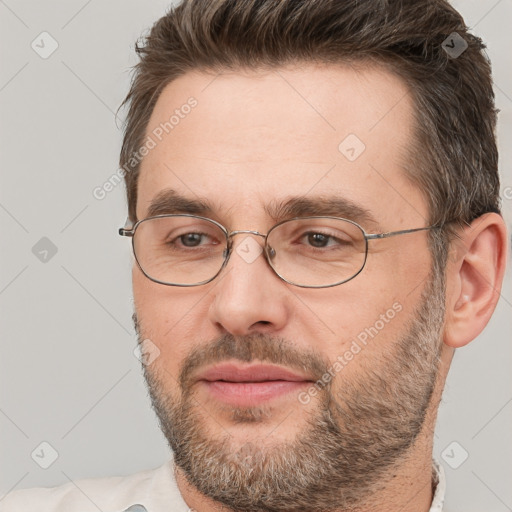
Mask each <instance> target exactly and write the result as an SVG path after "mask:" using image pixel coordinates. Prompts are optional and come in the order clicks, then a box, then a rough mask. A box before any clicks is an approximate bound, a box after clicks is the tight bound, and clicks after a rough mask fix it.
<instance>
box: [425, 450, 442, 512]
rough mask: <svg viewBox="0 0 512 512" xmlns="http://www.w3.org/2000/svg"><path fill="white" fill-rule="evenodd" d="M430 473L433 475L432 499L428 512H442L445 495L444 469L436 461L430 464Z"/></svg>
mask: <svg viewBox="0 0 512 512" xmlns="http://www.w3.org/2000/svg"><path fill="white" fill-rule="evenodd" d="M432 472H433V474H434V485H435V491H434V498H433V499H432V505H431V506H430V510H429V512H443V504H444V495H445V493H446V479H445V476H444V469H443V466H441V465H440V464H439V463H438V462H437V461H435V460H434V461H433V463H432Z"/></svg>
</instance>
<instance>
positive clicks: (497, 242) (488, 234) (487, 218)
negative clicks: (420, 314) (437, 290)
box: [444, 213, 507, 348]
mask: <svg viewBox="0 0 512 512" xmlns="http://www.w3.org/2000/svg"><path fill="white" fill-rule="evenodd" d="M459 237H460V238H459V239H458V240H456V241H455V242H454V243H455V244H456V246H457V247H456V248H455V250H454V251H452V253H451V254H452V255H453V257H452V258H451V259H450V260H449V262H448V265H447V269H446V283H447V286H446V292H447V297H446V317H445V328H444V342H445V344H446V345H448V346H450V347H453V348H459V347H463V346H464V345H467V344H468V343H469V342H470V341H472V340H473V339H475V338H476V337H477V336H478V335H479V334H480V333H481V332H482V330H483V329H484V327H485V326H486V325H487V323H488V322H489V319H490V318H491V315H492V313H493V311H494V309H495V307H496V304H497V302H498V299H499V297H500V292H501V286H502V281H503V276H504V273H505V264H506V258H507V233H506V227H505V222H504V221H503V218H502V217H501V216H500V215H498V214H496V213H487V214H485V215H482V216H481V217H479V218H478V219H475V220H474V221H473V222H472V223H471V225H470V226H468V227H466V228H464V229H463V230H462V231H461V232H460V233H459Z"/></svg>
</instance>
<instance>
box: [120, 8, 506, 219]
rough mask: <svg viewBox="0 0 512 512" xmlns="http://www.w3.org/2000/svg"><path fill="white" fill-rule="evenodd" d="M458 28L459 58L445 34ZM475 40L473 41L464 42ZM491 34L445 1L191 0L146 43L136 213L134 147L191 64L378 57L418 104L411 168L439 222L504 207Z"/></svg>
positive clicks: (135, 97) (127, 155) (131, 168)
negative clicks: (487, 42)
mask: <svg viewBox="0 0 512 512" xmlns="http://www.w3.org/2000/svg"><path fill="white" fill-rule="evenodd" d="M454 32H456V33H457V34H458V36H456V37H460V38H462V39H459V41H462V42H463V44H464V45H465V44H467V49H466V50H465V51H464V52H463V53H462V54H461V55H458V56H454V55H453V54H451V55H450V53H449V52H448V51H447V48H446V46H445V45H443V41H445V40H446V39H447V38H448V40H449V41H451V43H452V44H451V45H450V46H453V44H454V43H453V40H450V39H449V36H451V35H452V36H453V33H454ZM464 41H465V43H464ZM484 49H485V46H484V45H483V43H482V41H481V39H479V38H478V37H476V36H474V35H472V34H470V33H469V32H468V29H467V27H466V25H465V23H464V20H463V18H462V16H461V15H460V14H459V13H458V12H457V11H456V10H455V9H454V8H453V7H452V6H451V5H450V4H449V3H448V2H447V1H445V0H401V1H394V0H365V1H364V2H361V1H359V0H183V1H182V2H181V3H180V4H179V5H177V6H175V7H172V8H171V9H170V10H169V11H168V13H167V14H166V15H165V16H163V17H162V18H160V19H159V20H158V21H157V22H156V23H155V24H154V26H153V27H152V29H151V31H150V33H149V35H148V36H147V37H146V38H145V39H144V40H143V42H142V44H137V45H136V51H137V53H138V55H139V57H140V62H139V63H138V64H137V65H136V66H135V68H134V76H133V79H132V85H131V89H130V91H129V93H128V95H127V97H126V99H125V101H124V102H123V105H129V109H128V113H127V118H126V122H125V133H124V141H123V146H122V150H121V157H120V166H121V168H122V169H123V170H124V171H125V172H124V175H125V182H126V189H127V199H128V210H129V217H130V219H131V220H132V221H135V220H137V218H136V202H137V179H138V174H139V167H140V164H139V163H138V162H136V161H135V162H134V160H133V159H132V155H133V154H134V153H135V152H137V151H138V149H139V148H140V147H141V145H142V144H143V142H144V138H145V131H146V128H147V124H148V121H149V118H150V116H151V113H152V111H153V108H154V106H155V104H156V101H157V99H158V97H159V95H160V93H161V92H162V90H163V88H164V87H165V86H166V85H167V84H169V83H170V82H171V81H173V80H175V79H176V78H178V77H179V76H181V75H183V74H185V73H186V72H187V71H191V70H204V71H217V72H218V71H222V70H226V69H229V70H236V69H251V68H261V67H264V68H265V67H268V68H272V67H278V66H284V65H287V64H293V63H294V62H317V63H327V64H328V63H339V62H354V61H356V62H357V61H369V62H370V63H377V64H380V65H384V66H386V67H387V68H388V70H390V71H391V72H393V73H395V74H396V75H398V76H399V77H401V78H402V79H403V80H404V82H405V83H406V84H407V86H408V87H409V90H410V92H411V94H412V96H413V99H414V102H415V107H416V108H415V116H416V133H415V134H414V135H415V136H414V137H413V138H412V139H413V142H412V145H411V148H410V151H409V152H410V156H411V158H410V168H409V169H408V176H409V178H410V179H411V180H412V182H413V183H414V184H416V185H417V186H418V187H419V188H420V189H421V190H422V191H423V193H424V195H425V198H426V200H427V203H428V205H429V212H430V219H428V221H429V222H430V223H431V224H444V223H449V222H456V223H469V222H471V221H472V220H474V219H475V218H477V217H479V216H480V215H482V214H484V213H486V212H491V211H492V212H498V213H499V211H500V204H499V176H498V153H497V148H496V141H495V126H496V110H495V107H494V93H493V90H492V79H491V68H490V63H489V60H488V58H487V57H486V55H485V52H484Z"/></svg>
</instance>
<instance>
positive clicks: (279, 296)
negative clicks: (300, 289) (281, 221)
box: [209, 232, 291, 336]
mask: <svg viewBox="0 0 512 512" xmlns="http://www.w3.org/2000/svg"><path fill="white" fill-rule="evenodd" d="M238 233H239V235H238V236H237V237H236V238H233V248H232V251H231V256H230V259H229V261H228V263H227V265H226V267H225V268H224V269H223V270H222V273H221V274H220V275H219V276H218V278H217V279H218V281H217V283H216V285H215V286H214V287H213V288H212V291H211V293H212V294H213V300H212V302H211V306H210V310H209V316H210V320H211V321H212V322H213V323H214V324H216V326H217V327H218V328H219V329H221V331H223V332H226V331H227V332H229V333H231V334H232V335H236V336H240V335H245V334H252V333H255V332H266V333H269V332H276V331H279V330H280V329H282V328H283V327H284V326H285V325H286V323H287V321H288V319H289V317H290V310H291V307H290V291H289V290H288V288H287V287H288V285H287V284H286V283H285V282H284V281H282V280H281V279H280V278H279V277H278V276H277V275H276V274H275V273H274V271H273V270H272V269H271V267H270V266H269V264H268V263H267V261H266V259H265V256H264V254H263V240H261V239H260V238H257V236H255V233H252V232H249V233H250V234H246V233H244V232H242V233H240V232H238Z"/></svg>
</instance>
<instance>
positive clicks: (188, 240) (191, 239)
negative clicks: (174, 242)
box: [178, 233, 207, 247]
mask: <svg viewBox="0 0 512 512" xmlns="http://www.w3.org/2000/svg"><path fill="white" fill-rule="evenodd" d="M206 237H207V235H205V234H204V233H186V234H184V235H180V236H179V237H178V239H179V241H180V242H181V244H183V245H184V246H185V247H198V246H199V245H201V242H202V241H204V240H205V239H206Z"/></svg>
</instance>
